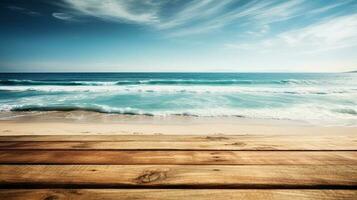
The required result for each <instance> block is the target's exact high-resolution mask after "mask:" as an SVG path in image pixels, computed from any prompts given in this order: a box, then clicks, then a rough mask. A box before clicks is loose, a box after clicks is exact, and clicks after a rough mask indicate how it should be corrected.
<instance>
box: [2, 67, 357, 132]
mask: <svg viewBox="0 0 357 200" xmlns="http://www.w3.org/2000/svg"><path fill="white" fill-rule="evenodd" d="M55 110H60V111H71V110H89V111H95V112H102V113H115V114H137V115H139V114H144V115H163V116H166V115H193V116H236V117H245V118H257V119H287V120H299V121H306V122H309V123H317V124H324V125H336V124H337V125H348V126H349V125H352V126H354V125H357V74H355V73H326V74H321V73H52V74H47V73H37V74H32V73H30V74H0V111H1V112H8V111H55Z"/></svg>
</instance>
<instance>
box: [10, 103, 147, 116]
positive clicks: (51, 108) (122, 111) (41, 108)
mask: <svg viewBox="0 0 357 200" xmlns="http://www.w3.org/2000/svg"><path fill="white" fill-rule="evenodd" d="M9 111H14V112H30V111H64V112H70V111H88V112H97V113H109V114H125V115H153V114H150V113H144V112H140V111H137V110H134V109H131V108H121V109H118V108H109V107H107V106H103V107H97V106H94V107H85V106H65V105H62V106H38V105H27V106H20V107H14V108H10V110H9Z"/></svg>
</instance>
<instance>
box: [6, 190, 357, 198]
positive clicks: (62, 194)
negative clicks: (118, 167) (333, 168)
mask: <svg viewBox="0 0 357 200" xmlns="http://www.w3.org/2000/svg"><path fill="white" fill-rule="evenodd" d="M356 197H357V190H234V189H230V190H215V189H211V190H189V189H186V190H181V189H174V190H173V189H167V190H158V189H67V190H66V189H33V190H25V189H13V190H4V189H0V199H7V200H23V199H26V200H38V199H45V200H50V199H56V200H67V199H77V200H97V199H102V200H118V199H120V200H132V199H156V200H178V199H180V200H181V199H196V200H212V199H214V200H229V199H244V200H253V199H254V200H255V199H265V200H286V199H289V200H310V199H316V200H335V199H341V200H350V199H354V198H356Z"/></svg>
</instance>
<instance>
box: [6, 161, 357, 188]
mask: <svg viewBox="0 0 357 200" xmlns="http://www.w3.org/2000/svg"><path fill="white" fill-rule="evenodd" d="M0 186H2V187H24V186H31V187H42V188H51V187H67V188H68V187H70V188H72V187H95V188H98V187H100V188H123V187H146V188H217V189H218V188H237V189H238V188H246V189H260V188H277V189H282V188H285V189H288V188H291V189H297V188H306V189H320V188H336V189H337V188H341V187H342V188H355V187H357V166H356V165H237V166H221V165H206V166H197V165H0Z"/></svg>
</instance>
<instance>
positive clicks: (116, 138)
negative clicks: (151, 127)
mask: <svg viewBox="0 0 357 200" xmlns="http://www.w3.org/2000/svg"><path fill="white" fill-rule="evenodd" d="M356 137H357V136H356V135H355V134H339V135H331V134H324V135H321V134H316V135H312V134H309V135H307V134H304V133H301V134H299V135H291V134H285V135H271V134H269V135H264V134H261V135H252V134H241V135H22V136H21V135H19V136H0V141H6V142H9V141H37V142H39V141H43V142H50V141H54V142H56V141H62V142H65V141H67V142H70V141H71V142H76V141H95V142H97V141H101V142H140V141H144V142H157V141H159V142H211V141H232V142H239V141H240V140H247V141H252V140H253V141H255V140H264V141H266V140H278V141H286V140H289V141H309V140H313V141H316V140H318V141H334V140H344V141H347V140H351V139H353V138H356Z"/></svg>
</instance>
